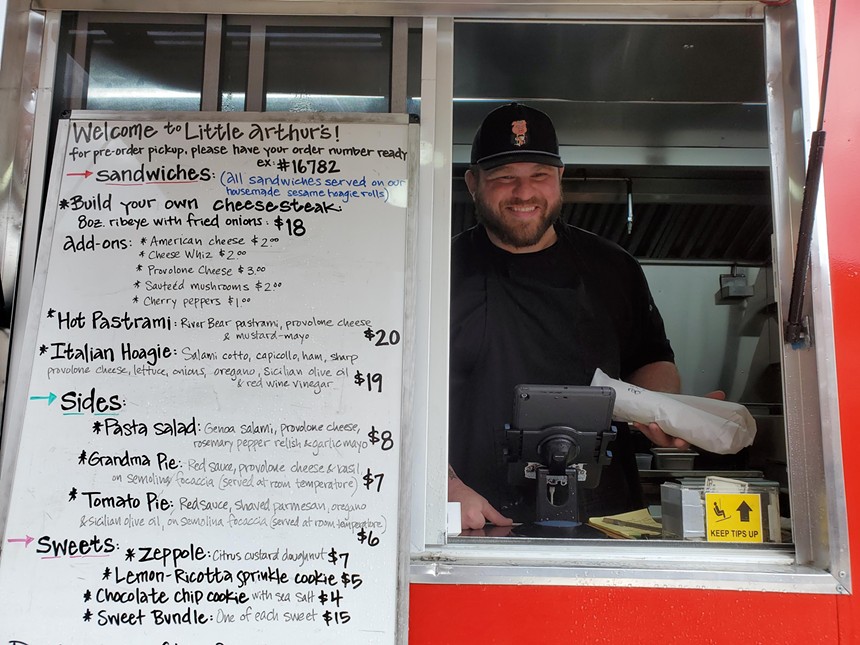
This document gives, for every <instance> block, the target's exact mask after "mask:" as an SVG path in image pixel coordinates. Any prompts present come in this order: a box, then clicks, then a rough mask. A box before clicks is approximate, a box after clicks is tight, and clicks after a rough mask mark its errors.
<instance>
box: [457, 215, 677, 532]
mask: <svg viewBox="0 0 860 645" xmlns="http://www.w3.org/2000/svg"><path fill="white" fill-rule="evenodd" d="M556 232H557V233H558V241H557V242H556V243H555V244H554V245H552V246H551V247H549V248H547V249H544V250H542V251H538V252H537V253H519V254H516V253H508V252H507V251H504V250H502V249H500V248H498V247H496V246H495V245H494V244H492V242H490V240H489V238H488V237H487V234H486V232H485V231H484V229H483V227H480V226H478V227H475V228H472V229H469V230H468V231H465V232H464V233H462V234H460V235H458V236H457V237H456V238H454V241H453V245H452V263H451V293H452V295H451V374H450V397H449V406H450V415H449V446H450V448H449V460H450V463H451V465H452V466H453V468H454V470H455V471H456V472H457V474H458V475H459V477H460V478H461V479H462V480H463V481H464V482H465V483H466V484H468V485H469V486H471V487H472V488H474V489H475V490H477V491H478V492H479V493H481V494H482V495H484V496H485V497H486V498H487V499H488V500H489V502H490V503H491V504H493V506H495V507H496V508H497V509H498V510H499V511H500V512H501V513H502V514H504V515H507V516H509V517H513V519H514V520H517V521H529V520H533V519H534V495H535V492H534V482H533V481H527V480H524V479H523V478H522V474H521V473H522V467H523V465H522V464H515V465H511V464H508V462H507V459H506V457H505V456H504V453H503V450H504V448H505V443H506V442H505V431H504V427H505V424H507V423H510V422H511V416H512V412H513V398H514V397H513V391H514V386H515V385H517V384H519V383H535V384H557V385H588V384H589V383H591V378H592V376H593V375H594V370H595V368H597V367H599V368H600V369H602V370H603V371H604V372H605V373H606V374H608V375H609V376H611V377H614V378H621V379H624V378H626V377H628V376H629V375H630V374H631V373H632V372H634V371H635V370H636V369H638V368H640V367H642V366H643V365H646V364H648V363H652V362H655V361H672V360H673V359H674V354H673V353H672V349H671V347H670V345H669V341H668V340H667V339H666V335H665V331H664V328H663V320H662V318H661V317H660V313H659V311H658V310H657V308H656V306H655V305H654V302H653V300H652V298H651V294H650V291H649V290H648V285H647V282H646V280H645V276H644V274H643V273H642V269H641V268H640V267H639V264H638V263H637V262H636V260H635V259H634V258H633V257H632V256H630V255H629V254H628V253H627V252H626V251H624V250H623V249H621V248H620V247H619V246H617V245H615V244H613V243H611V242H609V241H607V240H604V239H602V238H599V237H597V236H596V235H593V234H591V233H588V232H586V231H583V230H581V229H577V228H574V227H571V226H566V225H561V224H557V225H556ZM610 448H611V450H612V453H613V461H612V464H611V465H610V466H608V467H607V468H605V469H604V471H603V476H602V478H601V483H600V485H599V486H598V488H596V489H594V490H588V489H586V490H584V491H583V509H582V512H583V513H584V514H585V515H586V516H594V515H602V514H608V513H619V512H623V511H626V510H632V509H634V508H639V507H641V506H642V499H641V491H640V488H639V481H638V476H637V473H636V465H635V458H634V455H633V452H632V448H631V447H630V440H629V434H628V430H627V428H626V427H622V428H619V437H618V438H617V439H616V441H615V442H614V443H613V444H611V445H610ZM512 482H513V483H512Z"/></svg>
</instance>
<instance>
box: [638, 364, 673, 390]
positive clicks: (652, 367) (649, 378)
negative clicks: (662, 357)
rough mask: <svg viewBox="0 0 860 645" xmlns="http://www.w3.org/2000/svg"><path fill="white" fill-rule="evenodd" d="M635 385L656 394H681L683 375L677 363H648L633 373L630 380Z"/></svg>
mask: <svg viewBox="0 0 860 645" xmlns="http://www.w3.org/2000/svg"><path fill="white" fill-rule="evenodd" d="M627 380H628V381H629V382H630V383H632V384H633V385H638V386H639V387H644V388H645V389H646V390H652V391H654V392H668V393H669V394H680V392H681V375H680V374H679V373H678V368H677V367H675V363H671V362H669V361H657V362H656V363H648V364H647V365H643V366H642V367H640V368H639V369H638V370H636V371H635V372H633V374H631V375H630V376H629V377H628V379H627Z"/></svg>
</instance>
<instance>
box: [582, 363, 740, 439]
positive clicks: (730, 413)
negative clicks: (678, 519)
mask: <svg viewBox="0 0 860 645" xmlns="http://www.w3.org/2000/svg"><path fill="white" fill-rule="evenodd" d="M591 384H592V385H602V386H608V387H611V388H612V389H614V390H615V409H614V411H613V413H612V418H613V419H616V420H618V421H636V422H637V423H646V424H647V423H652V422H653V423H657V424H659V426H660V427H661V428H662V429H663V432H665V433H666V434H668V435H672V436H673V437H680V438H681V439H684V440H685V441H688V442H690V443H691V444H693V445H694V446H698V447H699V448H702V449H704V450H708V451H710V452H716V453H718V454H721V455H729V454H734V453H736V452H738V451H739V450H740V449H741V448H746V447H747V446H749V445H750V444H752V442H753V439H754V438H755V430H756V429H755V419H753V417H752V415H751V414H750V413H749V410H747V409H746V408H745V407H744V406H742V405H740V404H739V403H731V402H730V401H718V400H717V399H708V398H705V397H701V396H687V395H684V394H665V393H663V392H652V391H651V390H646V389H644V388H641V387H639V386H636V385H631V384H630V383H625V382H624V381H619V380H617V379H614V378H610V377H608V376H607V375H606V374H604V373H603V372H602V371H601V370H600V369H598V370H596V371H595V372H594V378H593V379H592V381H591Z"/></svg>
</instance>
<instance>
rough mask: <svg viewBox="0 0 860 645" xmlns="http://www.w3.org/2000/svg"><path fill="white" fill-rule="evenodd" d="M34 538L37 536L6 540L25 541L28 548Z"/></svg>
mask: <svg viewBox="0 0 860 645" xmlns="http://www.w3.org/2000/svg"><path fill="white" fill-rule="evenodd" d="M34 539H35V538H32V537H30V536H29V535H28V536H27V537H22V538H9V539H8V540H6V541H7V542H23V543H24V548H25V549H26V548H27V547H28V546H30V542H32V541H33V540H34Z"/></svg>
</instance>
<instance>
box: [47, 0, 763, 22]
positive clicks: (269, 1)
mask: <svg viewBox="0 0 860 645" xmlns="http://www.w3.org/2000/svg"><path fill="white" fill-rule="evenodd" d="M33 7H34V8H36V9H58V10H64V11H155V12H171V11H174V12H182V13H224V14H229V13H237V12H238V11H241V13H244V14H267V15H278V14H298V15H309V16H320V15H355V16H418V17H423V16H426V17H482V18H499V17H508V16H510V17H519V18H530V19H540V20H547V19H552V18H554V17H556V18H557V17H561V18H567V17H571V15H572V14H575V15H576V16H578V17H583V18H602V19H610V18H613V17H617V18H622V19H630V18H634V19H644V20H665V19H672V18H678V17H679V16H683V17H684V18H687V19H702V20H706V19H725V20H730V19H733V20H737V19H741V20H743V19H748V18H761V17H762V16H763V15H764V6H763V5H762V4H761V3H760V2H758V1H757V0H730V1H725V0H722V1H720V0H668V1H665V2H654V0H609V2H605V3H601V4H599V5H598V4H596V3H594V2H593V1H592V0H573V1H572V2H566V3H555V2H545V1H542V0H537V1H529V0H503V1H502V2H497V1H493V0H484V1H474V0H473V1H471V2H458V1H457V0H439V1H433V0H427V1H425V2H414V1H412V0H387V1H386V0H377V1H372V0H371V1H361V0H244V1H243V2H242V3H241V4H237V3H236V1H235V0H173V1H171V0H149V1H148V2H142V1H141V0H34V2H33Z"/></svg>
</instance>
